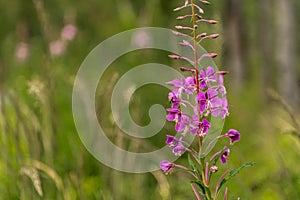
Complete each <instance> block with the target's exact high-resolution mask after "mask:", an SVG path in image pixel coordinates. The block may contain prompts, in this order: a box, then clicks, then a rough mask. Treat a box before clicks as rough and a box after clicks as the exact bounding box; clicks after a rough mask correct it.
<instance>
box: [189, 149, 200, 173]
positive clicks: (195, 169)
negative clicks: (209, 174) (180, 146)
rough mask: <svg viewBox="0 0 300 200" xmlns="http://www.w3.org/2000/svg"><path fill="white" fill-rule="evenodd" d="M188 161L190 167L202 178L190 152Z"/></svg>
mask: <svg viewBox="0 0 300 200" xmlns="http://www.w3.org/2000/svg"><path fill="white" fill-rule="evenodd" d="M188 162H189V165H190V168H191V169H192V170H193V172H194V173H196V174H197V175H198V176H199V177H200V178H201V173H200V171H199V169H198V167H197V166H196V165H195V163H194V161H193V159H192V158H191V155H190V154H188Z"/></svg>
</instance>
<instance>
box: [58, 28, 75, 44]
mask: <svg viewBox="0 0 300 200" xmlns="http://www.w3.org/2000/svg"><path fill="white" fill-rule="evenodd" d="M76 33H77V28H76V26H74V25H73V24H67V25H65V26H64V28H63V29H62V31H61V34H60V36H61V39H62V40H67V41H71V40H73V39H74V38H75V36H76Z"/></svg>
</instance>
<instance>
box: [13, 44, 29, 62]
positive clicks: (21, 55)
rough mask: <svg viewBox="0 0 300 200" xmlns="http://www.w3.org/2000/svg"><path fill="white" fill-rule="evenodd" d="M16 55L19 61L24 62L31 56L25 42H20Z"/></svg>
mask: <svg viewBox="0 0 300 200" xmlns="http://www.w3.org/2000/svg"><path fill="white" fill-rule="evenodd" d="M15 55H16V58H17V59H18V60H19V61H21V62H24V61H25V60H26V59H27V57H28V55H29V45H28V44H27V43H25V42H20V43H19V44H18V45H17V48H16V53H15Z"/></svg>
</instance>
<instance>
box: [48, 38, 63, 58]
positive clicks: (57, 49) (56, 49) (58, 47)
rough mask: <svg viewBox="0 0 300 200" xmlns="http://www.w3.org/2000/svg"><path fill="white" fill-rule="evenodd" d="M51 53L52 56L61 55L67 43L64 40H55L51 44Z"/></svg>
mask: <svg viewBox="0 0 300 200" xmlns="http://www.w3.org/2000/svg"><path fill="white" fill-rule="evenodd" d="M49 50H50V54H51V55H52V56H60V55H62V54H63V53H64V52H65V50H66V43H65V42H64V41H62V40H55V41H52V42H50V44H49Z"/></svg>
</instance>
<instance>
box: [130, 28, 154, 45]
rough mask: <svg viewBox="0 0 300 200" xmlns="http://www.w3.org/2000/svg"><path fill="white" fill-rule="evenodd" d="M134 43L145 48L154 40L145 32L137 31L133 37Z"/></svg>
mask: <svg viewBox="0 0 300 200" xmlns="http://www.w3.org/2000/svg"><path fill="white" fill-rule="evenodd" d="M132 43H133V45H135V46H137V47H140V48H144V47H147V46H149V45H151V44H152V38H151V36H150V35H149V34H148V33H147V32H145V31H137V32H136V33H135V34H134V35H133V36H132Z"/></svg>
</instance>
